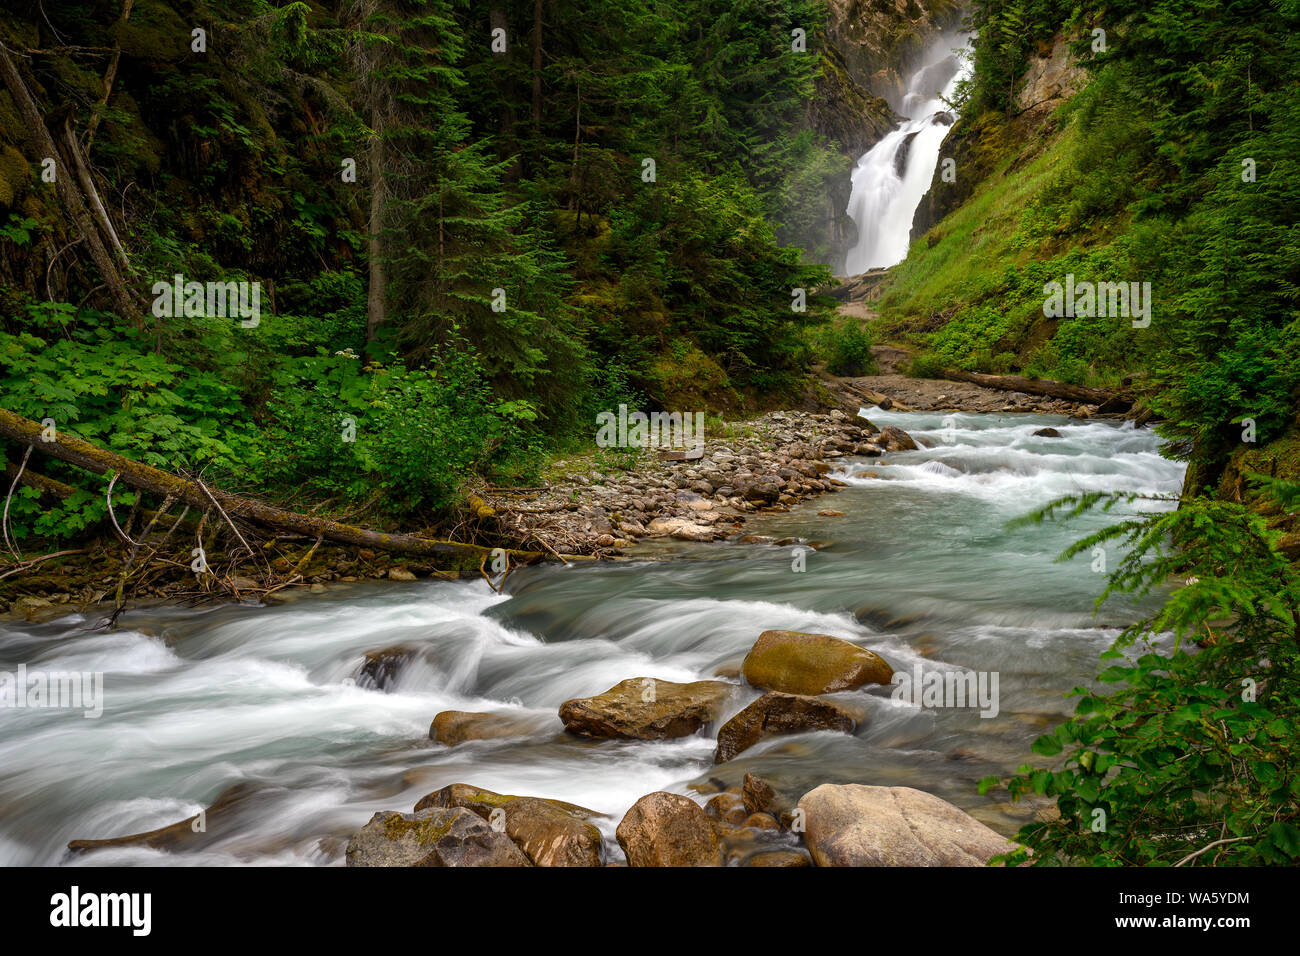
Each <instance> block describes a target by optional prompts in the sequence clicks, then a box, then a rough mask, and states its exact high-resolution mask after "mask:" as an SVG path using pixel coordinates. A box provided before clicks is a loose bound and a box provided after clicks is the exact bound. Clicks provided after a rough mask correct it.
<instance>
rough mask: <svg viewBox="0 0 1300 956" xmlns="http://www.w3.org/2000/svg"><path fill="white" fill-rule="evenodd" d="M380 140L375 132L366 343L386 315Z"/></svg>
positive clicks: (372, 149) (370, 166)
mask: <svg viewBox="0 0 1300 956" xmlns="http://www.w3.org/2000/svg"><path fill="white" fill-rule="evenodd" d="M383 151H384V145H383V140H382V139H380V133H379V130H377V129H376V130H375V141H374V143H372V144H371V146H370V163H369V169H370V222H369V225H368V227H367V228H368V231H369V233H370V236H369V243H368V246H367V248H368V253H367V259H368V260H369V262H368V265H369V269H370V280H369V282H370V285H369V289H368V290H367V292H366V341H367V342H369V341H371V340H373V339H374V337H375V333H376V332H377V331H378V329H379V326H381V325H383V323H384V320H385V319H386V318H387V313H388V294H387V289H386V283H387V281H388V278H387V276H386V275H385V272H384V236H383V230H384V218H385V217H384V211H385V209H384V207H385V199H386V197H385V195H384V188H385V180H384V163H383Z"/></svg>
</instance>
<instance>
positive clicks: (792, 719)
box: [713, 691, 858, 763]
mask: <svg viewBox="0 0 1300 956" xmlns="http://www.w3.org/2000/svg"><path fill="white" fill-rule="evenodd" d="M857 725H858V722H857V721H856V720H854V719H853V717H852V716H851V715H850V714H848V713H846V712H845V711H843V710H841V709H840V708H839V707H837V706H836V705H835V704H834V703H832V702H831V701H829V700H822V699H821V698H819V697H805V696H802V695H799V694H782V693H778V692H776V691H768V692H767V693H766V694H764V695H763V696H762V697H760V698H758V700H756V701H754V702H753V703H752V704H750V705H749V706H748V707H746V708H745V709H744V710H742V711H741V712H740V713H738V714H736V716H734V717H732V718H731V719H730V720H729V721H727V722H726V723H725V724H723V725H722V728H721V729H720V730H719V731H718V748H717V750H715V751H714V753H713V762H714V763H722V762H723V761H726V760H730V759H731V758H732V757H734V756H736V754H738V753H740V752H741V751H743V750H748V749H749V748H750V747H752V746H754V744H756V743H758V742H759V741H760V740H762V739H763V738H764V737H771V736H774V735H776V734H797V733H804V732H807V731H811V730H838V731H839V732H841V733H845V734H851V733H853V730H854V728H856V727H857Z"/></svg>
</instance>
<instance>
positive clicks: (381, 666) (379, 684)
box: [356, 645, 416, 691]
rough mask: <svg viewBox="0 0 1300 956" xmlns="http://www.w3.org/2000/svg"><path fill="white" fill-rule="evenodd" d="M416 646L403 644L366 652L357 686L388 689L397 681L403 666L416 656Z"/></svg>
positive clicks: (359, 670)
mask: <svg viewBox="0 0 1300 956" xmlns="http://www.w3.org/2000/svg"><path fill="white" fill-rule="evenodd" d="M415 653H416V651H415V648H413V647H404V646H401V645H398V646H394V647H385V648H383V649H382V650H378V651H369V652H367V653H366V657H365V660H364V661H362V663H361V667H360V668H359V669H358V671H357V678H356V679H357V686H358V687H366V688H373V689H375V690H382V691H387V690H389V689H390V688H391V687H392V686H393V684H394V683H396V681H397V675H398V674H399V673H400V672H401V670H402V668H403V667H405V666H406V665H407V664H409V663H410V662H411V660H412V659H413V658H414V657H415Z"/></svg>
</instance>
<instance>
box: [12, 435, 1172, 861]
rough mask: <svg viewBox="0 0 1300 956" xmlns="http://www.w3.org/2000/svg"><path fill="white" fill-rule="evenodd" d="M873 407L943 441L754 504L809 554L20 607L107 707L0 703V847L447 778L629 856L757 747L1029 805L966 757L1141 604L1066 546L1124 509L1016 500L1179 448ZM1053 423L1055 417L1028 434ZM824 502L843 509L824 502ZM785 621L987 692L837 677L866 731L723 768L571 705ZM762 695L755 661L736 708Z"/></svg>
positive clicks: (667, 555)
mask: <svg viewBox="0 0 1300 956" xmlns="http://www.w3.org/2000/svg"><path fill="white" fill-rule="evenodd" d="M872 421H874V422H875V423H876V424H877V425H885V424H895V425H899V426H901V427H903V428H905V429H907V430H908V431H909V432H911V434H913V435H914V436H916V437H917V438H918V439H926V440H928V441H929V442H931V443H933V447H930V448H924V449H921V450H919V451H914V452H907V453H901V454H894V455H889V456H886V458H885V459H862V458H852V459H843V460H842V462H841V468H840V470H839V471H838V472H837V474H838V475H839V476H840V477H842V478H843V479H844V480H845V481H847V482H848V487H846V488H844V489H841V490H840V491H839V492H838V493H836V494H833V495H828V496H823V497H821V498H819V499H816V500H814V501H811V502H808V503H805V504H802V505H800V506H799V507H797V508H795V509H793V510H791V511H789V512H788V513H782V514H776V515H771V516H755V517H752V518H751V519H750V521H749V523H748V525H747V529H748V531H749V532H751V533H762V534H767V535H772V536H776V537H778V538H779V537H781V536H786V535H789V536H796V537H799V538H802V539H807V540H809V541H812V542H816V543H817V547H818V548H819V550H815V551H808V552H806V553H805V555H804V561H805V568H806V569H805V570H804V571H802V572H799V571H795V570H793V566H795V564H796V561H795V558H794V556H793V548H791V547H788V546H776V545H742V544H738V543H737V544H712V545H687V544H674V545H668V544H662V545H657V546H656V547H655V548H654V549H653V551H650V552H649V553H652V554H654V555H655V558H656V559H655V560H639V561H633V562H628V563H602V564H599V565H588V566H581V567H580V566H574V567H567V568H566V567H562V566H542V567H534V568H528V569H522V570H520V571H517V572H515V573H512V574H511V576H510V578H509V580H508V583H507V587H506V593H505V594H496V593H493V592H492V591H491V590H490V589H489V588H488V587H487V585H486V584H485V583H484V582H482V581H478V582H474V581H468V582H455V583H448V582H433V581H422V582H419V583H415V584H394V583H381V582H370V583H358V584H355V585H344V586H339V587H337V588H331V590H330V592H329V593H327V594H325V595H319V596H318V595H304V596H302V597H301V598H299V599H298V600H295V601H293V602H291V603H287V604H283V605H278V606H272V607H254V606H229V607H223V608H219V609H216V610H213V609H207V610H190V609H179V608H161V609H158V608H155V609H151V610H142V611H138V612H133V613H131V614H129V615H127V616H126V617H125V618H124V626H123V627H122V628H120V629H119V630H116V631H113V632H105V631H99V630H94V629H90V628H89V626H88V625H89V624H90V623H93V622H88V621H86V620H84V619H81V618H65V619H62V620H60V621H55V622H50V623H47V624H42V625H34V624H21V625H19V624H7V625H4V626H3V628H0V670H7V671H10V672H12V671H14V670H15V668H16V667H17V665H18V664H20V663H24V664H26V666H27V667H28V668H29V669H44V670H46V671H55V670H63V671H72V670H76V671H102V672H104V675H105V676H104V682H105V697H106V703H105V708H104V712H103V715H102V717H100V718H99V719H85V718H83V716H82V714H81V713H80V712H75V711H67V710H53V709H50V710H36V709H21V710H20V709H0V768H3V770H2V771H0V863H2V864H8V865H13V864H57V863H75V862H86V863H93V864H105V865H111V864H124V863H136V864H166V863H172V864H176V863H183V864H191V863H203V864H223V863H262V864H338V863H341V862H342V849H343V846H344V844H345V842H346V838H347V836H348V834H350V833H352V832H353V831H355V830H356V829H358V828H359V827H361V826H362V825H363V824H365V822H366V821H367V820H368V819H369V818H370V816H371V815H372V814H373V813H374V812H375V811H376V810H380V809H398V810H405V811H409V810H410V809H411V807H412V806H413V805H414V804H415V802H416V801H417V800H418V799H419V798H420V797H421V796H423V795H424V794H426V793H429V792H430V791H432V790H435V789H437V788H439V787H442V786H445V785H447V784H451V783H456V782H463V783H473V784H476V785H479V786H483V787H486V788H488V789H492V790H497V791H501V792H506V793H516V794H529V795H536V796H544V797H555V798H560V799H563V800H568V801H571V802H574V803H578V804H582V805H584V806H587V807H590V808H593V809H595V810H598V811H602V812H604V813H606V814H608V817H607V818H606V819H605V820H604V821H603V823H602V824H601V826H602V828H603V830H604V832H605V833H606V835H607V836H608V837H610V855H611V857H612V858H617V857H618V854H619V851H618V850H617V849H616V847H615V845H614V844H613V841H612V836H613V828H614V826H615V825H616V823H617V821H618V820H619V818H620V817H621V815H622V813H623V812H624V811H625V810H626V809H627V808H628V807H629V806H630V805H631V804H632V803H633V802H634V801H635V800H636V799H637V798H638V797H640V796H642V795H643V794H646V793H650V792H652V791H654V790H661V789H666V790H673V791H677V792H683V793H689V792H693V791H692V790H691V784H692V783H695V784H697V785H698V784H699V783H700V782H702V781H707V780H708V779H709V778H715V779H716V780H720V781H721V782H723V783H725V784H731V783H735V782H739V781H740V779H741V778H742V777H743V775H744V773H745V771H747V770H750V771H755V772H758V773H761V774H762V775H763V776H765V777H767V778H769V779H770V780H772V781H773V782H774V783H775V784H777V785H778V788H788V789H790V790H794V791H798V792H801V791H799V788H801V787H802V788H805V789H806V788H810V787H812V786H815V785H817V784H819V783H822V782H862V783H871V784H885V785H909V786H915V787H918V788H921V789H925V790H929V791H931V792H934V793H936V794H938V795H940V796H942V797H944V798H945V799H948V800H950V801H952V802H953V803H956V804H957V805H959V806H961V807H963V808H966V809H968V810H970V811H971V812H972V813H974V814H975V815H976V816H978V817H980V818H981V819H983V820H984V821H985V822H987V823H989V824H990V825H992V826H994V827H995V828H997V829H1000V830H1001V831H1003V832H1007V833H1010V832H1012V831H1013V830H1014V829H1015V827H1016V826H1017V825H1018V824H1019V823H1020V822H1021V820H1022V819H1023V817H1022V816H1017V815H1016V814H1015V813H1013V812H1012V811H1011V809H1010V808H1009V807H1007V806H1006V805H1002V804H999V803H997V802H996V800H995V799H994V798H993V797H987V798H985V797H980V796H979V795H978V794H977V792H976V789H975V782H976V781H977V780H978V779H979V778H981V777H983V776H985V775H987V774H990V773H1006V772H1009V771H1011V770H1013V769H1014V768H1015V767H1016V766H1018V765H1019V764H1020V763H1021V762H1023V761H1024V760H1025V759H1027V758H1028V757H1029V745H1030V743H1031V742H1032V741H1033V739H1034V737H1036V736H1037V735H1039V734H1040V733H1043V732H1045V731H1046V730H1048V729H1049V728H1050V727H1051V726H1052V725H1053V724H1054V723H1055V722H1056V721H1057V720H1059V719H1060V718H1061V717H1062V716H1063V715H1065V714H1066V713H1068V708H1069V704H1068V702H1067V700H1066V699H1065V698H1064V697H1063V696H1062V695H1063V694H1064V693H1065V692H1067V691H1068V690H1070V688H1072V687H1074V686H1076V685H1079V684H1085V683H1087V682H1088V681H1089V679H1090V678H1091V676H1092V675H1093V674H1094V673H1095V672H1096V669H1097V658H1098V654H1099V653H1100V652H1101V651H1103V650H1104V649H1105V648H1106V646H1107V644H1108V643H1109V642H1110V641H1111V640H1112V639H1113V637H1114V635H1115V633H1116V632H1115V630H1114V629H1113V626H1114V625H1119V624H1122V623H1123V622H1124V621H1125V620H1128V619H1131V617H1132V615H1133V614H1134V613H1135V612H1134V609H1133V608H1130V607H1126V606H1123V605H1115V606H1107V608H1106V609H1105V610H1104V612H1103V614H1102V616H1101V617H1099V618H1096V619H1094V616H1093V614H1092V601H1093V599H1094V597H1095V595H1096V594H1097V593H1098V591H1099V589H1100V587H1101V584H1102V576H1101V575H1099V574H1097V573H1094V572H1093V571H1092V568H1091V564H1092V558H1091V557H1090V556H1086V555H1085V556H1082V557H1080V558H1078V559H1076V560H1074V561H1071V562H1068V563H1062V564H1058V563H1054V562H1053V558H1054V557H1055V556H1056V555H1057V554H1058V553H1059V552H1060V551H1061V550H1062V549H1063V548H1064V547H1065V546H1066V545H1067V544H1068V543H1069V542H1070V541H1072V540H1074V539H1075V538H1076V537H1080V536H1082V535H1083V534H1084V533H1085V532H1086V531H1087V530H1088V529H1090V528H1094V527H1097V526H1098V525H1099V524H1100V523H1101V522H1102V521H1103V520H1113V519H1102V518H1094V517H1089V518H1087V519H1085V520H1081V521H1078V522H1074V523H1071V524H1070V525H1067V526H1060V525H1056V524H1052V523H1047V524H1043V525H1039V526H1031V527H1026V528H1018V529H1015V530H1008V529H1007V527H1006V523H1007V522H1008V521H1009V520H1010V519H1013V518H1015V517H1016V516H1018V515H1020V514H1023V513H1024V512H1026V511H1027V510H1029V509H1030V508H1032V507H1034V506H1035V505H1039V504H1041V503H1044V502H1046V501H1049V500H1051V499H1052V498H1055V497H1058V496H1060V495H1064V494H1069V493H1072V492H1079V491H1087V490H1135V491H1151V492H1168V491H1176V490H1178V488H1179V487H1180V484H1181V479H1182V466H1180V465H1178V464H1175V463H1173V462H1170V461H1167V460H1165V459H1162V458H1161V457H1160V456H1159V455H1158V453H1157V442H1156V439H1155V437H1154V436H1153V435H1152V434H1151V433H1150V432H1149V431H1145V430H1140V429H1135V428H1133V427H1132V426H1131V425H1116V424H1103V423H1079V422H1074V421H1067V420H1065V419H1063V418H1059V417H1051V416H1033V415H963V414H956V415H951V416H943V415H938V414H922V413H885V412H880V411H876V412H874V413H873V414H872ZM1048 425H1051V426H1055V427H1056V428H1057V429H1058V430H1059V431H1060V433H1061V435H1062V437H1060V438H1041V437H1035V436H1033V435H1032V432H1033V431H1034V430H1036V429H1039V428H1042V427H1044V426H1048ZM873 476H874V477H873ZM832 508H833V509H836V510H839V511H843V512H845V515H844V516H842V517H820V516H818V515H817V511H818V510H821V509H832ZM1110 560H1111V561H1112V562H1114V561H1116V560H1118V555H1117V554H1112V555H1110ZM1102 624H1104V625H1110V626H1109V627H1102V626H1099V625H1102ZM768 628H789V629H794V630H803V631H814V632H822V633H828V634H834V635H838V636H840V637H844V638H847V639H849V640H852V641H855V642H857V643H859V644H861V645H862V646H864V647H868V648H871V649H873V650H875V651H876V652H878V653H879V654H881V655H882V656H883V657H884V658H885V659H886V660H887V661H888V662H889V663H891V664H892V665H893V666H894V667H895V668H896V669H900V670H903V669H907V670H910V669H911V668H912V667H913V666H914V665H915V664H917V663H918V662H921V661H924V662H925V666H926V667H927V668H930V667H935V668H943V669H953V668H958V669H973V670H978V671H989V672H997V673H998V675H999V678H1000V683H999V691H1000V694H999V698H1000V699H999V708H998V713H997V716H995V717H981V716H980V715H979V713H978V711H976V710H973V709H948V710H938V709H924V708H917V707H908V706H898V705H897V703H896V702H895V701H893V700H891V699H890V693H889V688H877V689H876V690H874V691H863V692H855V693H852V694H847V695H842V696H844V697H846V698H853V699H854V700H856V702H857V704H858V706H860V707H862V708H865V709H866V710H867V712H868V719H867V720H866V721H864V722H863V724H862V725H861V726H859V728H858V730H857V732H856V733H854V734H852V735H844V734H836V733H830V732H819V733H810V734H801V735H796V736H791V737H777V738H770V739H768V740H766V741H764V742H762V743H760V744H759V745H757V746H755V747H754V748H752V749H751V750H748V751H746V752H745V753H743V754H741V755H740V756H739V757H738V758H737V759H735V760H734V761H731V762H729V763H725V764H722V765H720V766H717V767H715V766H714V765H713V763H712V753H713V747H714V741H713V740H712V739H711V737H709V736H706V735H697V736H694V737H689V738H686V739H681V740H676V741H667V742H657V743H651V742H615V741H591V740H582V739H578V738H573V737H569V736H567V735H566V734H565V733H564V732H563V730H562V727H561V725H560V722H559V720H558V718H557V716H556V710H557V708H558V707H559V705H560V704H561V703H562V702H563V701H564V700H566V699H568V698H570V697H575V696H584V695H590V694H595V693H600V692H601V691H604V690H606V689H607V688H609V687H611V686H613V685H614V684H615V683H617V682H618V681H620V680H623V679H625V678H629V677H640V676H647V677H655V678H661V679H666V680H673V681H689V680H697V679H703V678H709V677H711V676H712V675H713V674H714V671H715V670H717V669H718V668H719V667H720V666H726V665H736V664H738V663H739V662H740V660H741V659H742V658H743V656H744V654H745V652H746V651H747V650H748V649H749V647H750V645H751V644H752V643H753V642H754V640H755V639H756V638H757V637H758V635H759V633H760V632H761V631H763V630H765V629H768ZM397 644H409V645H416V646H418V647H420V648H422V649H424V650H425V651H426V652H427V653H426V654H424V655H423V656H422V657H421V658H420V659H419V660H417V661H416V662H415V663H413V664H411V665H410V666H409V667H408V668H407V669H406V670H404V671H403V672H401V674H400V675H399V677H398V680H397V683H396V686H395V687H393V688H392V689H391V690H390V692H388V693H385V692H382V691H378V690H366V689H363V688H361V687H359V686H356V684H355V683H354V681H353V680H352V678H353V677H355V675H356V674H357V672H358V667H359V665H360V664H361V661H362V656H363V654H364V653H365V652H367V651H371V650H375V649H378V648H384V647H389V646H392V645H397ZM755 696H756V692H754V691H752V690H749V689H747V688H738V689H737V695H736V698H735V700H734V701H733V702H732V704H731V707H730V709H731V711H732V712H734V711H735V710H738V709H739V708H740V707H741V706H743V704H744V703H747V702H748V701H749V700H752V699H753V698H754V697H755ZM447 709H458V710H471V711H482V710H492V711H498V712H502V713H511V714H513V715H516V716H518V717H520V718H521V719H523V720H525V721H527V722H529V723H530V724H531V726H532V728H533V731H532V733H531V734H529V735H527V736H522V737H517V738H513V739H508V740H493V741H478V742H473V743H468V744H463V745H461V746H458V747H455V748H446V747H443V746H441V745H436V744H433V743H431V742H430V741H429V739H428V736H427V735H428V727H429V722H430V720H431V719H432V718H433V716H434V715H435V714H437V713H438V712H439V711H442V710H447ZM241 783H242V784H247V785H248V789H249V791H251V792H252V793H254V794H255V799H248V800H246V801H245V802H244V803H243V804H242V805H241V806H242V812H241V813H240V814H238V815H236V816H234V817H229V818H225V819H224V820H223V822H222V824H221V826H220V827H219V828H218V827H214V828H212V829H210V830H209V832H208V833H207V834H206V840H205V843H204V845H203V847H202V849H200V850H197V851H190V852H176V853H171V854H167V853H163V852H160V851H156V850H149V849H142V848H130V849H125V848H123V849H113V850H104V851H98V852H95V853H92V854H88V855H85V856H82V857H72V856H69V855H68V854H67V853H66V852H65V850H64V847H65V845H66V843H67V842H68V841H69V840H71V839H77V838H102V837H109V836H119V835H123V834H128V833H137V832H141V831H145V830H150V829H153V828H155V827H160V826H163V825H166V824H169V823H173V822H175V821H177V820H181V819H183V818H185V817H187V816H189V815H191V814H194V813H196V812H198V811H199V810H200V809H201V808H203V807H204V806H206V805H208V804H210V803H211V802H212V801H213V799H214V798H215V797H216V796H217V795H218V794H219V793H221V792H222V791H224V790H226V789H227V788H228V787H231V786H232V785H234V784H241ZM701 799H702V798H701Z"/></svg>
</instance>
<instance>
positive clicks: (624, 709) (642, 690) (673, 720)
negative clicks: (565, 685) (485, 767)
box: [560, 677, 732, 740]
mask: <svg viewBox="0 0 1300 956" xmlns="http://www.w3.org/2000/svg"><path fill="white" fill-rule="evenodd" d="M731 692H732V685H731V684H728V683H725V682H724V681H718V680H700V681H695V682H693V683H690V684H674V683H673V682H671V681H666V680H655V679H654V678H651V677H633V678H629V679H628V680H625V681H622V682H620V683H618V684H616V685H615V686H613V687H611V688H610V689H609V690H607V691H605V693H603V694H599V695H597V696H595V697H578V698H575V699H573V700H567V701H565V702H564V703H563V704H562V705H560V719H561V720H562V721H564V727H565V729H566V730H568V731H569V732H570V733H574V734H579V735H580V736H583V737H604V738H614V739H620V740H664V739H666V738H670V737H687V736H689V735H691V734H693V733H695V732H696V731H698V730H699V729H700V728H701V727H703V726H704V725H705V724H707V723H711V722H713V721H714V720H717V718H718V716H719V714H720V713H721V711H722V705H723V704H724V702H725V701H726V700H727V698H728V697H729V696H730V695H731Z"/></svg>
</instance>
